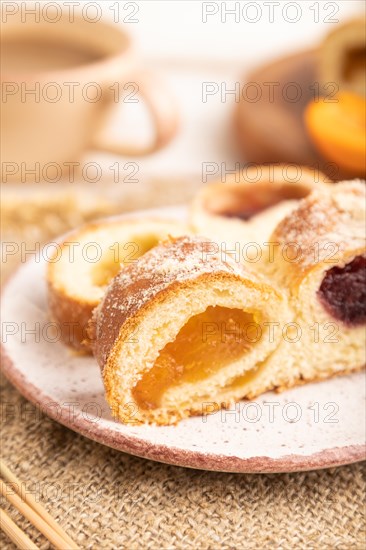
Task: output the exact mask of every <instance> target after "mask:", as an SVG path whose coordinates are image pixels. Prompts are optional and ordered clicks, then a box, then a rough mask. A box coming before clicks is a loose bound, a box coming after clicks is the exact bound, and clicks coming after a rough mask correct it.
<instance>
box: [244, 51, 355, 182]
mask: <svg viewBox="0 0 366 550" xmlns="http://www.w3.org/2000/svg"><path fill="white" fill-rule="evenodd" d="M317 61H318V51H317V50H308V51H303V52H300V53H297V54H295V55H291V56H289V57H284V58H282V59H279V60H277V61H274V62H271V63H269V64H268V65H265V66H262V67H260V68H258V69H256V70H254V71H253V72H251V73H250V74H249V75H247V76H246V79H245V83H246V84H244V85H243V87H242V96H241V101H240V102H239V103H238V106H237V108H236V111H235V130H236V135H237V139H238V143H239V147H240V150H241V152H242V155H243V158H244V159H245V161H246V162H255V163H258V164H265V163H278V162H280V163H296V164H301V165H306V166H310V167H314V168H318V169H319V170H320V171H322V172H324V173H326V174H327V175H328V177H329V178H330V179H332V180H335V181H336V180H340V179H343V178H346V177H347V174H345V173H344V172H342V171H341V170H340V169H338V167H337V166H336V165H335V163H331V162H328V161H327V160H326V159H324V158H323V157H322V156H321V155H320V154H319V153H318V152H317V151H316V150H315V148H314V147H313V145H312V143H311V141H310V138H309V137H308V135H307V132H306V129H305V125H304V121H303V113H304V109H305V107H306V105H307V104H308V103H309V101H311V100H312V99H314V97H315V94H318V93H319V92H318V90H319V87H320V85H319V84H318V79H317V69H316V67H317V64H318V63H317ZM250 83H255V84H253V85H252V87H251V85H250ZM268 83H274V85H273V84H272V86H271V89H272V90H273V95H272V96H271V94H270V86H269V85H268ZM320 88H321V87H320ZM256 90H257V92H259V93H258V95H259V96H260V97H259V98H258V101H253V98H254V97H255V93H256ZM260 92H261V93H260ZM249 96H250V97H249Z"/></svg>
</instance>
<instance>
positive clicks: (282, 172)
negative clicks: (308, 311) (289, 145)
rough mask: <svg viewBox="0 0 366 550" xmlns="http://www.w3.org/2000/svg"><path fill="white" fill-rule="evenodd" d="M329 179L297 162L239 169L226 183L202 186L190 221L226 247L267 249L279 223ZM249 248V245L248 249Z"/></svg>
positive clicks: (231, 248) (199, 231)
mask: <svg viewBox="0 0 366 550" xmlns="http://www.w3.org/2000/svg"><path fill="white" fill-rule="evenodd" d="M325 179H326V177H325V176H324V174H321V173H318V174H316V176H315V172H314V170H310V169H308V168H305V167H295V166H291V165H289V166H285V165H283V166H282V165H276V166H269V165H264V166H256V167H250V168H248V169H247V170H246V171H245V174H244V172H241V173H237V174H235V175H233V176H231V177H230V178H228V180H227V181H226V182H225V183H222V182H221V181H220V182H215V183H211V184H209V185H207V186H206V187H204V188H203V189H202V190H201V191H200V192H199V193H198V194H197V196H196V198H195V199H194V201H193V203H192V206H191V212H190V220H191V224H192V226H193V228H194V229H195V231H196V232H197V233H199V234H202V235H206V236H208V237H210V238H211V239H212V240H213V241H215V242H216V243H218V244H220V245H221V244H222V245H223V246H225V247H226V250H227V251H229V250H235V247H236V244H237V243H240V245H241V246H245V245H247V244H248V243H255V244H256V245H258V246H259V247H261V248H262V247H263V245H264V243H266V242H267V241H268V238H269V236H270V235H271V233H272V231H273V230H274V228H275V227H276V225H277V224H278V223H279V222H280V221H281V220H282V219H283V218H284V217H285V216H286V215H287V214H288V213H289V212H291V211H292V210H294V209H295V208H296V207H297V205H298V203H299V200H300V199H303V198H304V197H306V196H307V195H308V194H309V193H310V192H311V191H313V190H314V189H317V188H321V187H324V186H328V185H327V184H326V183H324V181H325ZM248 250H249V248H248Z"/></svg>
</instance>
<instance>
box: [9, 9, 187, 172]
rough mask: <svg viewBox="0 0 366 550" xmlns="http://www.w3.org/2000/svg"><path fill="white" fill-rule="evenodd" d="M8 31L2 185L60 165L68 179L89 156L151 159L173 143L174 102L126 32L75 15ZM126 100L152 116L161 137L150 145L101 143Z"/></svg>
mask: <svg viewBox="0 0 366 550" xmlns="http://www.w3.org/2000/svg"><path fill="white" fill-rule="evenodd" d="M2 27H3V29H2V38H1V41H2V82H1V87H2V94H1V112H2V117H1V174H2V177H1V181H2V182H4V181H12V180H17V181H19V180H20V174H21V173H22V174H23V176H22V177H23V178H24V174H26V173H30V174H32V169H33V168H34V166H35V165H36V164H37V163H38V169H39V170H40V172H41V173H42V171H43V170H44V169H46V168H47V167H49V166H51V168H52V165H55V166H57V167H58V170H60V169H61V170H62V172H64V174H63V176H65V177H66V176H67V174H70V165H74V164H77V163H78V162H79V161H80V159H81V158H82V155H83V154H84V153H85V151H86V150H88V149H99V150H101V151H107V152H111V153H114V154H121V155H132V156H137V155H145V154H148V153H151V152H153V151H156V150H158V149H160V148H161V147H162V146H164V145H165V144H166V143H168V142H169V140H170V139H171V138H172V137H173V136H174V134H175V132H176V130H177V125H178V115H177V108H176V105H175V102H174V100H173V98H172V96H171V95H170V93H169V91H168V90H167V89H166V88H165V86H163V84H162V83H161V82H160V81H159V80H158V79H157V78H156V77H154V76H153V75H151V74H149V73H147V72H143V71H141V70H139V69H138V63H137V61H136V58H135V55H134V51H133V48H132V44H131V40H130V38H129V36H128V35H127V34H126V33H125V32H124V30H123V29H122V28H121V27H118V26H116V25H113V23H110V24H109V23H104V22H100V21H99V22H97V23H91V22H90V21H85V20H84V19H83V18H82V17H81V16H76V15H75V16H74V20H73V22H71V21H70V19H69V17H68V15H66V14H63V15H62V17H61V19H60V20H59V21H57V22H55V23H50V22H48V21H42V20H41V21H39V22H32V21H30V22H28V21H27V22H26V23H24V22H22V21H21V20H20V18H15V17H12V18H9V19H8V21H7V22H6V23H5V24H3V26H2ZM126 94H127V96H128V97H129V98H130V100H131V101H139V100H143V101H144V102H145V104H146V106H147V108H148V110H149V112H150V114H151V117H152V121H153V124H154V129H155V133H154V138H153V140H152V142H151V143H150V144H148V145H146V146H141V145H137V144H136V145H134V144H133V143H123V142H118V140H115V141H113V140H109V141H108V140H106V138H105V137H102V135H103V132H102V130H103V128H104V129H105V126H106V119H107V118H108V115H109V116H110V115H111V114H112V113H113V111H112V113H111V110H112V109H116V107H117V105H118V103H120V102H121V101H125V100H126V97H125V96H126ZM132 97H133V99H131V98H132ZM125 107H126V106H125ZM127 107H128V105H127ZM104 133H106V132H104ZM20 167H22V170H20ZM27 181H30V180H27Z"/></svg>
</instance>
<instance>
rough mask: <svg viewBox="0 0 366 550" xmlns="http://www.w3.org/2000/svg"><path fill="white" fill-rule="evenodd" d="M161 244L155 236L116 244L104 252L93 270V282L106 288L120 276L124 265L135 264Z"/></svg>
mask: <svg viewBox="0 0 366 550" xmlns="http://www.w3.org/2000/svg"><path fill="white" fill-rule="evenodd" d="M158 242H159V238H158V237H157V236H155V235H146V236H143V237H141V236H138V237H131V239H130V241H128V242H123V243H118V242H115V243H113V244H112V245H111V246H109V247H108V249H107V250H106V251H105V252H104V254H103V256H102V257H101V259H100V260H99V262H96V264H95V266H93V270H92V282H93V284H94V285H96V286H106V285H108V283H109V282H110V281H111V280H112V279H113V278H114V277H115V276H116V275H117V274H118V272H119V271H120V269H121V266H122V265H128V264H129V263H131V262H135V261H136V260H137V259H138V258H140V257H141V256H143V255H144V254H145V253H146V252H148V251H149V250H151V248H153V247H154V246H156V245H157V244H158Z"/></svg>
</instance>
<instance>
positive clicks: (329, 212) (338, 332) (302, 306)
mask: <svg viewBox="0 0 366 550" xmlns="http://www.w3.org/2000/svg"><path fill="white" fill-rule="evenodd" d="M365 200H366V195H365V185H364V183H362V182H359V181H353V182H342V183H338V184H335V185H334V186H332V187H331V191H328V192H327V191H325V190H322V191H316V192H314V193H312V194H311V195H310V196H309V197H307V198H306V199H304V200H303V201H302V202H301V203H300V205H299V207H298V209H297V210H295V211H293V212H292V213H291V214H289V215H288V216H287V217H286V218H285V219H284V220H283V221H282V222H281V223H280V224H279V225H278V226H277V228H276V229H275V231H274V232H273V234H272V236H271V239H270V241H271V244H272V246H271V247H269V248H268V255H267V259H266V262H267V265H266V266H264V265H262V266H261V267H262V269H265V270H266V271H267V275H268V277H269V278H270V280H271V282H272V283H273V284H276V285H277V288H280V289H282V292H283V293H284V294H286V295H287V297H288V306H289V309H290V311H291V312H292V319H290V321H291V323H289V324H288V330H289V331H290V332H288V331H286V334H285V337H284V338H283V339H282V341H281V345H280V346H279V347H278V348H277V350H276V352H275V353H274V354H272V356H271V357H270V359H269V360H268V361H267V362H266V365H265V367H264V370H263V372H264V373H265V376H264V375H263V376H262V379H261V378H260V377H257V379H256V381H255V387H253V386H252V387H251V388H250V391H251V394H252V396H253V395H256V394H258V393H262V391H264V390H268V389H272V387H279V388H282V389H284V388H287V387H290V386H293V385H295V384H298V383H300V382H304V381H310V380H321V379H324V378H328V377H330V376H333V375H335V374H340V373H342V374H343V373H349V372H352V371H355V370H359V369H360V368H362V367H363V366H364V365H365V349H366V331H365V325H366V248H365V244H366V243H365V224H366V219H365ZM290 325H291V326H290ZM270 379H272V382H271V381H270Z"/></svg>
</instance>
